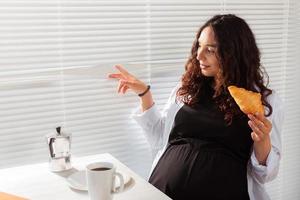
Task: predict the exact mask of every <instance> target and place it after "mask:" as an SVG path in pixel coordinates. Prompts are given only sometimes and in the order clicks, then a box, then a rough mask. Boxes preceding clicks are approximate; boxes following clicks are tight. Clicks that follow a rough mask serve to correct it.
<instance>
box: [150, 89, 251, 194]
mask: <svg viewBox="0 0 300 200" xmlns="http://www.w3.org/2000/svg"><path fill="white" fill-rule="evenodd" d="M247 121H248V118H247V116H246V115H243V116H242V117H239V118H237V119H234V120H233V122H232V124H231V125H229V126H228V125H226V123H225V121H224V114H223V113H222V112H221V111H220V110H219V109H218V108H217V106H216V104H215V102H214V101H213V99H212V97H211V95H210V96H208V97H207V98H205V100H202V101H201V102H199V103H198V104H197V105H196V107H193V108H191V107H189V106H187V105H184V106H183V107H182V108H181V109H180V110H179V111H178V113H177V114H176V116H175V121H174V125H173V128H172V130H171V133H170V136H169V141H168V147H167V149H166V151H165V152H164V154H163V155H162V157H161V158H160V160H159V162H158V163H157V165H156V167H155V169H154V171H153V172H152V174H151V177H150V179H149V182H150V183H151V184H153V185H154V186H155V187H157V188H158V189H159V190H161V191H162V192H164V193H165V194H167V195H168V196H169V197H171V198H172V199H174V200H194V199H195V200H219V199H220V200H221V199H222V200H227V199H230V200H247V199H249V195H248V187H247V162H248V160H249V158H250V151H251V146H252V144H253V142H252V139H251V129H250V127H249V126H248V124H247Z"/></svg>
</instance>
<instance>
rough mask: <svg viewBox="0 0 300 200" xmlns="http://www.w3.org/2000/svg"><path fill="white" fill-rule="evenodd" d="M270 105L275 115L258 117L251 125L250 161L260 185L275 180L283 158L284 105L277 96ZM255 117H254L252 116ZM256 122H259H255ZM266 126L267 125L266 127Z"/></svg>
mask: <svg viewBox="0 0 300 200" xmlns="http://www.w3.org/2000/svg"><path fill="white" fill-rule="evenodd" d="M272 95H273V97H272V98H271V99H270V104H271V105H272V108H273V113H272V115H271V116H269V117H268V118H265V117H264V116H260V117H259V116H257V117H255V119H254V118H252V119H251V116H249V118H250V121H251V122H249V125H250V124H251V123H252V125H250V127H251V128H252V130H253V133H252V134H251V136H252V139H253V140H254V144H253V152H252V155H251V159H250V170H251V174H252V176H253V177H254V178H256V180H258V181H259V182H260V183H265V182H268V181H271V180H273V179H274V178H275V177H276V176H277V174H278V170H279V162H280V158H281V129H282V125H283V120H284V112H283V104H282V102H281V100H280V98H279V97H278V96H277V95H276V94H272ZM252 117H253V116H252ZM255 120H257V121H256V122H255ZM265 124H266V125H265Z"/></svg>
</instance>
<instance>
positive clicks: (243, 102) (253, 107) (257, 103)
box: [228, 86, 264, 114]
mask: <svg viewBox="0 0 300 200" xmlns="http://www.w3.org/2000/svg"><path fill="white" fill-rule="evenodd" d="M228 90H229V93H230V95H231V96H232V97H233V99H234V100H235V102H236V103H237V105H238V106H239V108H240V109H241V111H242V112H243V113H245V114H255V113H260V114H264V106H263V105H262V102H261V94H260V93H257V92H252V91H249V90H246V89H244V88H239V87H236V86H229V87H228Z"/></svg>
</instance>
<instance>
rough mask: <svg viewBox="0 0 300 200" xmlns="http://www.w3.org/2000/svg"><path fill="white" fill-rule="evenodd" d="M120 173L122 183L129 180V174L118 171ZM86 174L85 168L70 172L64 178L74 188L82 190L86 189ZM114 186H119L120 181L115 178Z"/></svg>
mask: <svg viewBox="0 0 300 200" xmlns="http://www.w3.org/2000/svg"><path fill="white" fill-rule="evenodd" d="M118 172H119V173H120V174H122V175H123V178H124V185H125V184H126V183H128V182H129V180H130V176H129V174H127V173H125V172H120V171H118ZM85 177H86V175H85V170H81V171H78V172H75V173H73V174H71V175H70V176H69V177H68V178H67V179H66V180H67V183H68V184H69V186H70V187H71V188H73V189H75V190H82V191H87V184H86V178H85ZM115 185H116V188H118V187H120V182H119V179H118V178H116V183H115Z"/></svg>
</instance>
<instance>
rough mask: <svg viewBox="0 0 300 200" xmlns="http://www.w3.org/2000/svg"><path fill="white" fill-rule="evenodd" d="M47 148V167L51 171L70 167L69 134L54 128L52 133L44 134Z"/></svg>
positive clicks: (59, 128)
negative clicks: (54, 130)
mask: <svg viewBox="0 0 300 200" xmlns="http://www.w3.org/2000/svg"><path fill="white" fill-rule="evenodd" d="M46 140H47V144H48V148H49V168H50V170H51V171H53V172H59V171H64V170H68V169H71V168H72V166H71V134H67V133H64V132H62V131H61V127H57V128H56V132H55V133H54V134H49V135H47V136H46Z"/></svg>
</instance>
